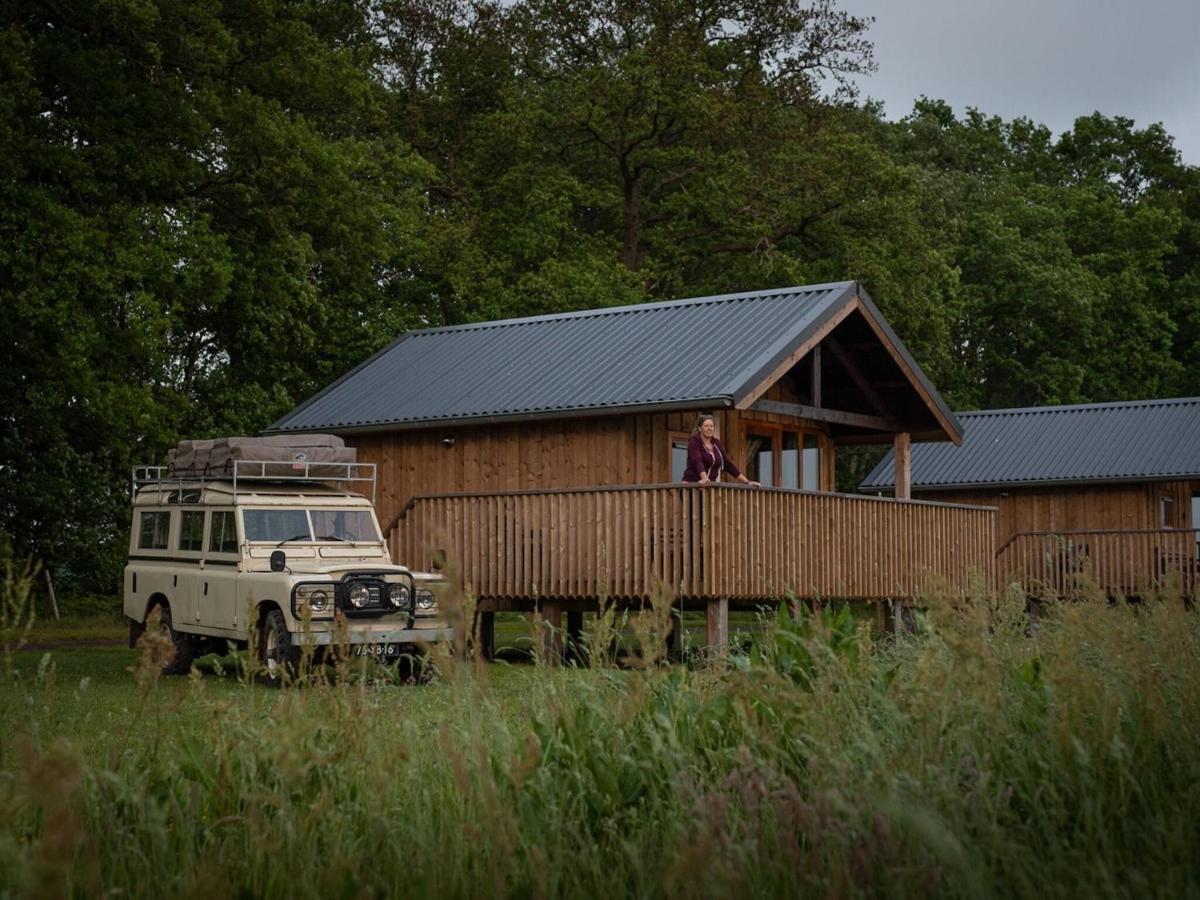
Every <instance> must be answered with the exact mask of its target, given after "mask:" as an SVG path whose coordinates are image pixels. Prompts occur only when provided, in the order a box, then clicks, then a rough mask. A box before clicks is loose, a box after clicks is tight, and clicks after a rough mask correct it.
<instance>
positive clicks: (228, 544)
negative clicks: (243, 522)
mask: <svg viewBox="0 0 1200 900" xmlns="http://www.w3.org/2000/svg"><path fill="white" fill-rule="evenodd" d="M208 552H209V553H237V552H238V542H237V530H236V523H235V522H234V518H233V512H232V511H229V512H214V513H213V515H212V529H211V530H210V531H209V535H208Z"/></svg>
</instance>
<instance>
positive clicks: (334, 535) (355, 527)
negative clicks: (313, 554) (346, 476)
mask: <svg viewBox="0 0 1200 900" xmlns="http://www.w3.org/2000/svg"><path fill="white" fill-rule="evenodd" d="M309 514H310V515H311V516H312V525H313V531H314V532H316V535H317V540H318V541H378V540H380V537H379V531H378V529H377V528H376V527H375V517H374V516H372V515H371V514H370V513H369V512H367V511H366V510H365V509H313V510H309Z"/></svg>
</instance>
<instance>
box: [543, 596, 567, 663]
mask: <svg viewBox="0 0 1200 900" xmlns="http://www.w3.org/2000/svg"><path fill="white" fill-rule="evenodd" d="M562 613H563V609H562V604H561V603H559V602H558V601H556V600H544V601H542V622H541V626H542V662H544V663H546V664H547V665H551V666H556V665H558V664H559V663H561V662H562V656H563V640H562V638H563V634H562Z"/></svg>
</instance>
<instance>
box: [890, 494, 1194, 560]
mask: <svg viewBox="0 0 1200 900" xmlns="http://www.w3.org/2000/svg"><path fill="white" fill-rule="evenodd" d="M1164 493H1165V494H1169V495H1170V496H1171V497H1172V498H1173V499H1174V501H1175V509H1176V511H1177V513H1178V520H1177V523H1176V527H1180V528H1189V527H1193V526H1194V525H1195V524H1196V523H1193V522H1192V521H1191V502H1190V499H1191V486H1190V484H1189V483H1188V482H1173V481H1172V482H1167V481H1164V482H1154V483H1150V484H1127V485H1102V484H1098V485H1076V486H1056V487H1047V488H1008V489H1005V490H974V491H914V492H913V494H914V496H917V497H920V498H921V499H924V500H934V501H940V502H944V503H966V504H973V505H979V506H994V507H996V510H997V515H996V540H997V546H996V549H997V550H999V549H1000V547H1001V546H1002V545H1004V544H1005V543H1007V542H1008V541H1009V540H1010V539H1011V538H1012V537H1013V536H1014V535H1016V534H1018V533H1020V532H1047V531H1075V530H1085V529H1146V528H1158V527H1159V526H1160V525H1161V524H1162V523H1161V522H1160V521H1159V499H1160V497H1161V495H1162V494H1164Z"/></svg>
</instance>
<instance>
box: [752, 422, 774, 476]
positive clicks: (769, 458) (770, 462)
mask: <svg viewBox="0 0 1200 900" xmlns="http://www.w3.org/2000/svg"><path fill="white" fill-rule="evenodd" d="M746 477H747V478H749V479H750V480H751V481H758V482H761V483H762V484H764V485H767V486H771V485H774V484H775V440H774V435H771V434H762V433H758V432H747V433H746Z"/></svg>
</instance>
